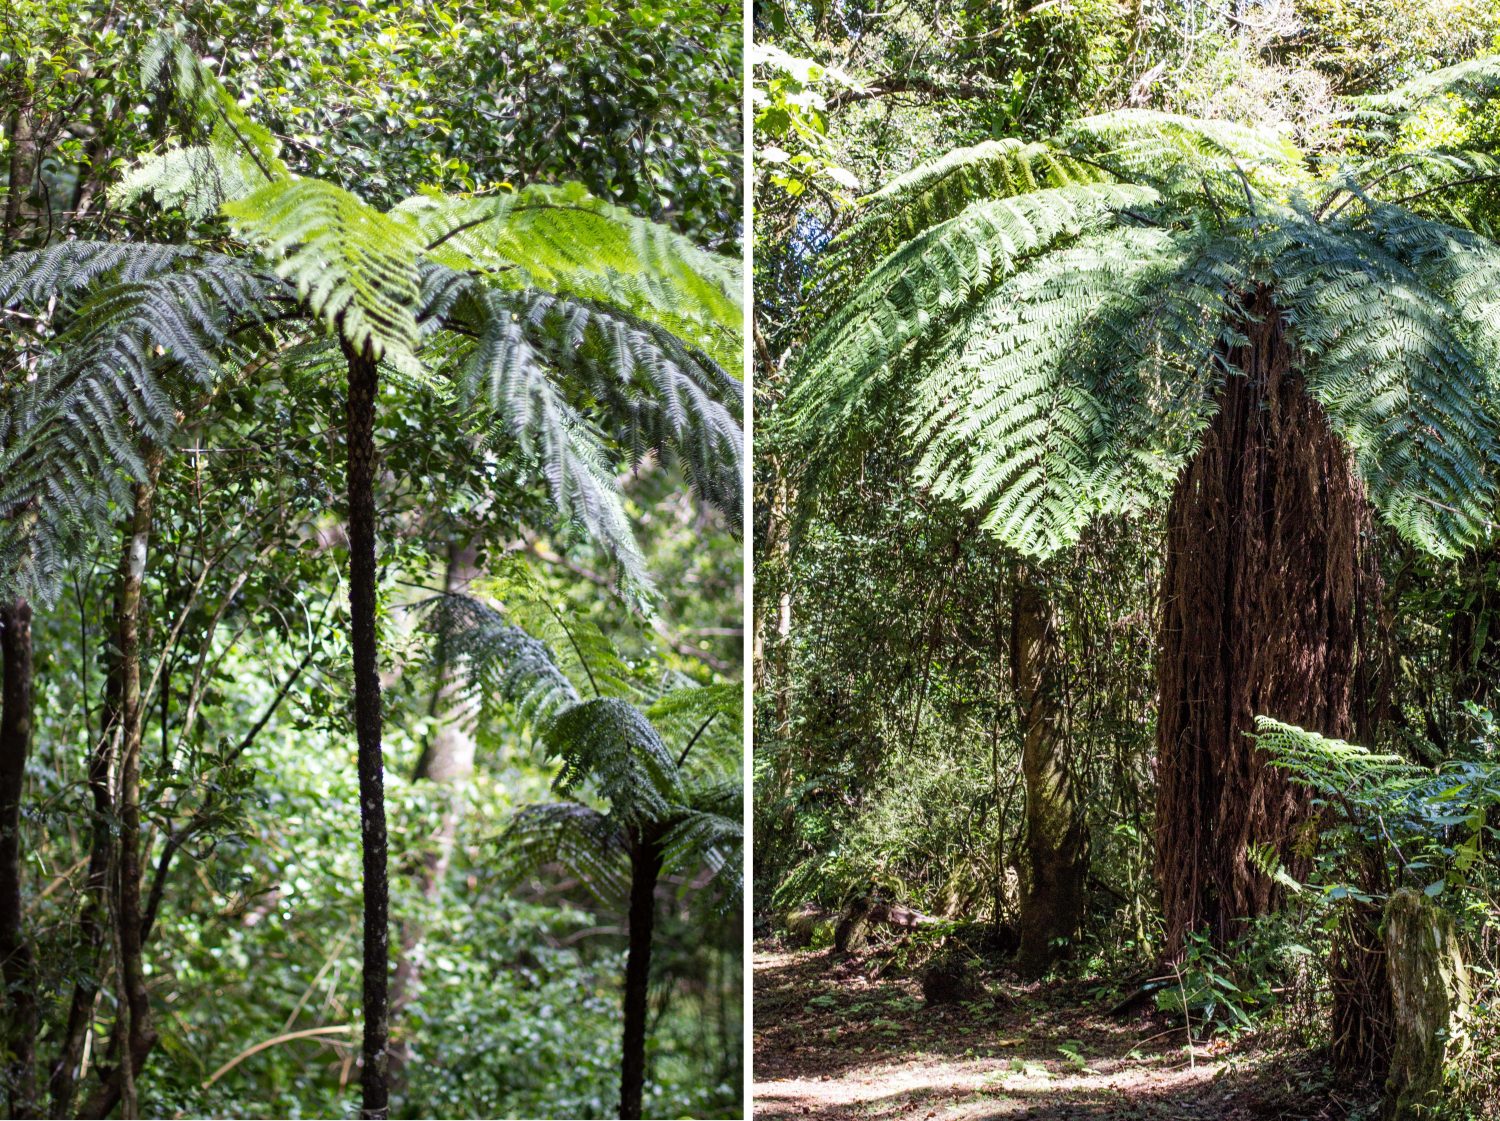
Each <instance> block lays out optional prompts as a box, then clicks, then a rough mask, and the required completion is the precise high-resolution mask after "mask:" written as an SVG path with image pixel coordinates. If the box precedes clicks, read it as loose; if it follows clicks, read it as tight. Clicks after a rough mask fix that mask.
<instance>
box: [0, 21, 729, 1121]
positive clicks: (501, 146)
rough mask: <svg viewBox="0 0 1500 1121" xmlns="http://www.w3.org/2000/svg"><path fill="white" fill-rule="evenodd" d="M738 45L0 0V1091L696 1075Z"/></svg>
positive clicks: (725, 1036)
mask: <svg viewBox="0 0 1500 1121" xmlns="http://www.w3.org/2000/svg"><path fill="white" fill-rule="evenodd" d="M741 39H742V34H741V13H740V9H739V7H738V6H737V5H735V4H732V3H728V4H726V3H718V2H713V0H708V2H703V0H662V2H655V0H645V2H642V3H636V4H632V5H630V6H629V8H628V9H626V10H622V9H619V8H617V7H616V6H615V5H611V4H608V3H600V2H596V0H582V2H578V3H567V4H559V3H537V2H533V0H477V2H466V3H461V4H460V3H449V2H442V3H396V4H364V3H328V4H304V3H300V2H297V0H285V2H283V0H271V2H269V3H264V2H249V0H209V2H197V0H193V2H189V3H184V4H173V5H161V4H154V3H142V2H137V0H125V2H112V3H93V2H87V0H86V2H78V3H74V2H68V3H61V2H55V0H0V321H3V328H4V331H3V334H0V653H3V659H0V662H3V667H0V668H3V696H0V966H3V979H4V1006H3V1008H4V1017H3V1024H0V1027H3V1033H0V1034H3V1038H0V1052H3V1053H0V1103H3V1104H0V1112H3V1113H4V1114H5V1115H6V1116H10V1117H42V1116H48V1117H71V1116H96V1117H102V1116H116V1115H117V1116H123V1117H173V1116H194V1117H339V1116H351V1115H359V1116H370V1117H381V1116H387V1115H389V1116H412V1117H609V1116H621V1117H641V1116H674V1117H676V1116H682V1117H688V1116H692V1117H723V1116H730V1115H736V1114H738V1113H739V1112H740V1109H741V1104H740V1103H741V1102H742V1091H743V1075H744V1072H743V1070H742V1069H741V1067H742V1063H741V1054H742V1038H743V1035H742V1008H741V1004H742V1001H741V993H742V980H741V978H742V969H741V957H742V949H741V939H742V925H741V923H742V920H741V906H740V898H741V888H740V876H741V872H740V867H741V865H740V833H741V826H740V822H741V813H742V808H741V807H742V795H741V785H742V783H741V773H742V765H743V754H742V732H741V727H740V721H741V716H740V714H741V708H742V700H741V696H742V686H741V684H740V678H741V656H740V651H741V643H742V636H743V626H742V621H741V620H742V612H743V603H742V594H741V589H742V534H741V529H740V509H739V507H740V486H741V483H740V479H741V472H740V459H741V456H742V447H743V436H742V431H741V420H740V417H741V411H742V396H743V391H742V388H741V385H740V381H739V375H740V365H741V342H740V340H741V338H742V314H743V313H742V310H741V306H740V304H741V296H740V288H741V284H742V279H741V278H742V271H741V269H740V266H739V257H740V238H741V215H742V200H743V194H742V182H741V179H742V176H741V174H740V166H741V158H742V140H741V105H742V100H741V75H742V58H743V52H742V45H741Z"/></svg>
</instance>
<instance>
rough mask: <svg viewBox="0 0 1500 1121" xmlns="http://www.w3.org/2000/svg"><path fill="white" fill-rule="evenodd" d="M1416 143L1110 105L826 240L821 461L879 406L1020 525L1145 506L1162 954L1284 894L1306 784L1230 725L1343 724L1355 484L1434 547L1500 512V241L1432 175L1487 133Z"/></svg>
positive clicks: (1006, 149)
mask: <svg viewBox="0 0 1500 1121" xmlns="http://www.w3.org/2000/svg"><path fill="white" fill-rule="evenodd" d="M1429 155H1430V158H1429V159H1427V160H1426V161H1425V163H1424V162H1422V161H1420V160H1417V159H1415V158H1408V159H1407V160H1406V161H1405V162H1406V163H1407V164H1408V165H1410V166H1411V167H1417V166H1423V167H1426V168H1428V169H1429V170H1431V169H1441V168H1447V169H1448V171H1447V172H1445V173H1438V172H1437V171H1434V172H1433V181H1432V182H1430V183H1428V184H1427V185H1426V186H1423V187H1421V188H1419V190H1420V191H1421V192H1422V195H1421V198H1420V199H1418V198H1415V197H1408V196H1409V195H1414V194H1415V192H1413V191H1412V190H1411V186H1410V184H1409V183H1403V181H1402V180H1401V178H1400V176H1392V175H1391V166H1390V164H1389V162H1388V161H1387V160H1386V159H1385V158H1384V156H1377V157H1376V158H1373V159H1371V160H1369V161H1367V162H1365V163H1363V164H1355V165H1351V166H1347V167H1339V168H1336V169H1333V170H1332V171H1329V172H1323V173H1319V172H1315V171H1314V170H1311V163H1310V161H1309V160H1306V159H1304V158H1303V157H1302V156H1301V155H1300V154H1299V153H1298V152H1296V151H1295V150H1294V149H1293V148H1291V147H1290V146H1289V145H1288V144H1287V143H1286V142H1284V141H1283V140H1282V139H1281V138H1280V137H1279V136H1277V135H1273V134H1267V135H1263V134H1260V133H1257V132H1254V131H1251V130H1247V129H1244V128H1240V127H1238V126H1229V125H1225V124H1223V123H1220V122H1210V121H1195V120H1190V119H1185V118H1180V117H1170V116H1165V115H1161V114H1155V113H1148V112H1136V111H1125V112H1118V113H1112V114H1108V115H1105V116H1102V117H1094V118H1089V119H1086V120H1083V121H1079V122H1076V123H1074V124H1072V125H1070V126H1067V127H1066V128H1064V129H1063V130H1062V131H1061V132H1060V134H1059V135H1058V136H1057V137H1056V138H1054V139H1053V140H1052V141H1050V142H1047V143H1037V144H1025V145H1023V144H1018V143H1015V142H1001V143H989V144H983V145H980V146H978V147H976V148H971V149H964V150H960V151H957V152H954V153H951V154H950V155H948V156H946V157H944V158H943V159H941V160H939V161H937V162H936V163H934V164H932V165H929V166H927V167H924V168H919V169H917V170H916V171H914V172H912V173H910V174H908V175H906V176H903V177H902V178H900V179H898V180H896V181H895V182H893V183H892V184H891V185H889V186H888V187H887V188H885V189H884V190H882V191H880V192H879V193H877V194H875V195H873V196H871V197H869V198H868V199H866V200H864V202H863V203H862V204H861V207H860V209H859V210H858V211H857V212H856V215H855V218H854V220H853V222H852V223H851V225H850V226H849V228H848V230H847V231H846V232H845V233H844V234H843V235H842V236H840V237H838V238H836V239H835V241H834V242H833V244H832V245H831V247H830V249H829V251H828V266H827V270H826V272H825V274H824V278H825V283H824V284H823V285H822V286H821V287H820V288H819V290H818V291H817V293H816V294H815V297H814V298H815V299H816V300H818V301H820V302H821V306H823V307H824V309H825V311H826V322H825V324H824V326H823V327H822V328H821V329H820V330H819V331H818V332H817V334H816V335H815V337H814V338H813V339H812V340H811V341H810V342H809V343H808V345H807V346H806V347H805V348H804V349H803V351H802V352H801V354H800V355H799V356H798V358H797V360H796V369H795V375H794V385H793V388H792V390H791V392H790V395H789V398H788V401H787V406H786V415H787V424H786V429H785V437H786V438H788V439H789V440H790V441H791V443H792V446H793V447H795V448H798V449H800V450H801V451H802V452H804V453H805V456H806V459H807V461H808V462H809V471H810V476H809V479H808V480H806V482H807V483H808V484H809V486H810V488H811V489H812V490H814V491H815V490H816V487H817V485H818V484H819V483H820V482H825V483H826V481H827V480H828V478H829V476H830V474H832V475H835V476H836V474H837V472H838V471H840V470H842V469H845V468H847V467H848V465H850V464H852V463H854V462H856V461H857V458H858V455H859V452H860V449H861V448H862V447H863V446H866V445H867V444H868V443H869V442H870V441H874V440H879V439H882V438H884V437H885V433H887V432H888V431H889V429H890V428H891V427H895V428H897V429H899V430H900V431H902V432H903V434H904V438H905V439H906V440H907V442H908V444H909V446H910V448H911V449H912V451H913V454H914V456H915V475H916V478H917V479H918V480H919V481H920V482H921V483H923V484H925V485H926V486H927V487H929V488H931V490H932V491H933V492H935V493H936V494H938V495H940V496H942V497H944V498H946V499H949V500H951V501H953V502H955V503H957V504H959V505H961V506H963V507H966V508H969V509H973V510H975V511H977V512H978V514H979V516H980V517H981V518H982V522H983V525H984V526H985V528H987V529H988V530H989V531H990V532H992V533H993V534H995V535H996V536H997V537H998V538H1000V539H1001V540H1002V541H1004V542H1006V543H1007V544H1009V545H1010V546H1012V547H1013V548H1014V549H1015V550H1016V551H1017V552H1019V553H1021V554H1025V555H1028V556H1032V557H1037V558H1045V557H1047V556H1048V555H1050V554H1052V553H1054V552H1056V551H1058V550H1059V549H1063V548H1066V547H1067V546H1069V545H1070V544H1071V543H1072V542H1073V541H1075V540H1076V539H1077V537H1078V534H1079V532H1080V531H1081V530H1082V528H1083V527H1084V526H1085V525H1086V524H1087V523H1088V522H1089V521H1090V520H1091V519H1093V518H1095V517H1099V516H1103V515H1114V516H1121V515H1131V514H1136V513H1141V512H1150V511H1154V510H1158V509H1161V508H1163V507H1165V508H1166V510H1167V527H1168V528H1167V536H1168V561H1167V567H1166V575H1165V585H1164V588H1163V612H1164V617H1163V620H1162V630H1161V656H1160V671H1159V672H1160V691H1161V711H1160V718H1159V724H1158V737H1159V752H1160V760H1159V771H1158V774H1159V781H1160V787H1159V794H1158V810H1157V822H1158V859H1159V873H1160V880H1161V884H1162V891H1163V899H1164V906H1165V911H1166V920H1167V930H1168V935H1169V941H1170V948H1171V950H1172V951H1173V952H1175V951H1176V949H1177V948H1178V947H1179V946H1180V945H1181V940H1182V938H1183V936H1184V934H1185V933H1186V932H1188V931H1190V930H1194V929H1197V928H1200V927H1205V926H1206V927H1208V928H1209V929H1211V930H1212V932H1213V933H1214V935H1215V937H1216V938H1219V939H1226V938H1228V937H1229V936H1230V935H1231V934H1232V933H1233V931H1234V930H1235V928H1236V925H1237V924H1238V923H1239V921H1240V920H1241V919H1243V918H1244V917H1246V916H1248V915H1253V914H1257V913H1260V912H1262V911H1264V910H1266V909H1267V908H1268V907H1270V906H1272V905H1273V904H1274V903H1275V901H1276V886H1275V884H1274V883H1273V881H1272V880H1271V879H1270V878H1269V877H1267V876H1266V875H1264V874H1263V873H1262V872H1261V871H1260V870H1259V869H1257V868H1256V867H1255V866H1254V864H1253V863H1252V862H1251V861H1250V860H1249V859H1248V855H1247V854H1248V849H1249V847H1250V845H1252V844H1255V845H1262V846H1264V845H1269V846H1271V847H1273V848H1274V849H1276V850H1277V851H1278V852H1279V853H1280V854H1281V855H1282V857H1283V858H1284V859H1285V860H1286V861H1287V862H1288V864H1289V865H1290V864H1295V863H1296V861H1297V857H1296V855H1295V852H1294V841H1295V840H1296V837H1297V835H1298V831H1299V829H1300V828H1301V827H1302V826H1303V824H1304V823H1305V822H1306V820H1307V814H1308V810H1307V797H1306V794H1305V792H1303V791H1300V790H1297V789H1295V788H1294V787H1293V786H1292V785H1291V784H1289V783H1288V782H1286V780H1285V778H1284V776H1282V775H1281V774H1280V773H1279V772H1278V771H1277V770H1276V769H1275V768H1273V767H1271V766H1269V765H1268V764H1267V763H1266V762H1265V760H1264V759H1263V758H1261V757H1259V756H1257V754H1256V753H1255V752H1254V751H1253V748H1252V747H1251V745H1250V741H1249V739H1248V738H1247V733H1249V732H1251V731H1252V730H1253V724H1252V721H1253V719H1254V717H1255V716H1257V715H1269V716H1273V717H1276V718H1278V719H1282V720H1286V721H1288V722H1293V723H1297V724H1298V725H1299V726H1305V727H1309V728H1312V729H1315V730H1318V731H1320V732H1322V733H1324V734H1327V735H1330V736H1344V735H1348V734H1350V733H1351V732H1352V730H1353V727H1354V724H1355V722H1356V720H1357V717H1358V714H1359V705H1358V701H1359V698H1358V697H1357V696H1356V690H1355V685H1356V676H1357V675H1356V660H1357V656H1358V651H1359V646H1360V638H1359V635H1360V631H1359V624H1360V618H1361V614H1362V609H1363V607H1364V606H1365V605H1366V604H1367V603H1368V602H1369V601H1370V598H1371V597H1372V595H1373V594H1374V591H1375V581H1376V579H1377V576H1376V573H1375V570H1374V562H1373V555H1372V552H1371V549H1370V537H1371V523H1370V520H1369V513H1368V511H1370V510H1371V509H1373V510H1374V511H1375V512H1376V513H1378V515H1379V516H1380V517H1381V518H1383V519H1384V520H1385V521H1386V522H1387V523H1388V524H1389V525H1391V526H1392V527H1393V528H1394V529H1395V530H1396V531H1397V532H1398V533H1400V534H1401V535H1402V536H1403V537H1404V538H1406V539H1407V540H1408V541H1410V542H1412V543H1413V544H1415V545H1416V546H1418V547H1420V548H1423V549H1426V550H1429V551H1432V552H1434V553H1440V554H1453V553H1457V552H1460V551H1461V550H1463V549H1465V548H1467V547H1469V546H1470V545H1471V544H1472V543H1473V542H1475V541H1476V540H1478V539H1479V538H1481V537H1482V536H1483V535H1485V534H1486V533H1487V532H1489V531H1490V525H1491V519H1492V517H1493V510H1494V505H1495V498H1496V488H1497V472H1500V410H1497V398H1496V394H1497V389H1500V386H1497V385H1496V383H1495V381H1494V380H1493V379H1494V377H1495V371H1496V370H1497V369H1500V365H1497V362H1496V358H1497V355H1500V320H1497V318H1496V314H1495V313H1496V311H1497V301H1500V284H1497V283H1496V282H1497V280H1500V246H1496V245H1495V243H1493V242H1492V241H1490V240H1489V239H1488V238H1486V237H1484V236H1482V235H1480V234H1479V233H1477V232H1475V231H1474V230H1472V229H1469V228H1466V227H1465V226H1463V225H1453V224H1450V223H1447V222H1444V221H1441V220H1439V219H1437V218H1435V217H1433V216H1432V214H1431V213H1430V212H1428V211H1426V209H1425V206H1424V205H1423V204H1424V203H1425V202H1426V200H1428V199H1430V198H1433V197H1436V195H1437V194H1439V193H1440V192H1441V189H1442V188H1443V187H1444V186H1445V185H1449V184H1453V183H1457V181H1458V180H1459V179H1472V177H1473V176H1477V175H1482V174H1485V172H1484V170H1483V165H1482V163H1481V161H1479V160H1477V159H1475V158H1473V157H1471V156H1467V155H1465V154H1463V153H1430V154H1429ZM1460 167H1467V168H1468V169H1469V170H1468V172H1467V174H1466V175H1460V174H1458V173H1457V171H1456V170H1455V169H1457V168H1460ZM1403 174H1406V172H1405V171H1403Z"/></svg>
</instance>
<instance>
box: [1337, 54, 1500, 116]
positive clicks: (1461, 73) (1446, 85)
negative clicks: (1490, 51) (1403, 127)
mask: <svg viewBox="0 0 1500 1121" xmlns="http://www.w3.org/2000/svg"><path fill="white" fill-rule="evenodd" d="M1497 91H1500V55H1489V56H1486V57H1484V58H1473V59H1469V60H1467V61H1465V62H1460V63H1457V64H1456V65H1453V66H1444V67H1442V68H1441V69H1439V70H1433V71H1430V72H1429V73H1426V74H1422V75H1419V76H1418V77H1415V78H1413V79H1411V80H1410V81H1408V82H1404V83H1402V84H1401V85H1399V86H1397V87H1396V88H1395V89H1393V90H1390V91H1388V92H1386V93H1376V94H1366V95H1365V96H1363V97H1357V98H1355V99H1354V103H1355V104H1356V105H1357V106H1359V107H1360V108H1361V109H1366V110H1370V111H1373V112H1376V113H1384V114H1391V115H1399V114H1402V113H1407V112H1411V111H1412V110H1414V109H1417V108H1419V107H1420V106H1421V105H1422V104H1424V103H1426V102H1431V101H1436V100H1439V99H1442V98H1447V97H1456V98H1458V99H1459V100H1462V101H1465V102H1468V103H1470V104H1478V103H1480V102H1484V101H1488V100H1489V99H1491V98H1493V97H1494V96H1495V94H1496V92H1497Z"/></svg>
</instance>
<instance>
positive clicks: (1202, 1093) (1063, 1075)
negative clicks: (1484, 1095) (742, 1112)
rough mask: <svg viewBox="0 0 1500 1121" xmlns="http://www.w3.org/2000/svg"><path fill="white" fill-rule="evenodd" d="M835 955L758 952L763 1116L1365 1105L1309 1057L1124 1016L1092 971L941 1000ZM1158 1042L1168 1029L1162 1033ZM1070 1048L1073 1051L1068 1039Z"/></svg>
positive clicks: (1107, 1114) (906, 980)
mask: <svg viewBox="0 0 1500 1121" xmlns="http://www.w3.org/2000/svg"><path fill="white" fill-rule="evenodd" d="M876 966H877V962H876V961H875V960H874V959H861V958H859V957H852V956H849V955H845V954H839V953H837V952H835V951H833V950H822V951H808V950H787V949H785V948H783V947H781V946H779V945H778V944H776V943H774V942H759V943H757V945H756V953H755V1028H754V1031H755V1056H754V1057H755V1067H754V1070H755V1091H754V1092H755V1116H756V1119H757V1121H793V1119H796V1121H845V1119H849V1121H854V1119H858V1121H896V1119H898V1118H900V1119H916V1121H989V1119H992V1118H993V1119H996V1121H998V1119H1002V1118H1020V1117H1025V1118H1033V1119H1036V1121H1064V1119H1067V1121H1074V1119H1078V1121H1083V1119H1088V1121H1115V1119H1119V1121H1126V1119H1129V1121H1157V1119H1161V1121H1166V1119H1169V1118H1170V1119H1173V1121H1211V1119H1212V1121H1262V1119H1267V1121H1269V1119H1272V1118H1275V1119H1278V1121H1279V1119H1286V1121H1292V1119H1307V1121H1313V1119H1317V1121H1329V1119H1334V1118H1347V1117H1351V1116H1357V1115H1358V1113H1359V1111H1358V1110H1353V1111H1352V1112H1351V1110H1352V1106H1353V1105H1354V1103H1353V1102H1350V1101H1349V1100H1347V1099H1346V1098H1344V1097H1343V1096H1342V1095H1336V1094H1334V1093H1332V1092H1330V1091H1329V1089H1328V1088H1327V1085H1326V1082H1325V1079H1324V1077H1323V1075H1322V1073H1321V1070H1320V1064H1319V1063H1318V1062H1317V1061H1316V1060H1315V1059H1314V1058H1313V1057H1312V1056H1309V1055H1307V1054H1305V1053H1299V1052H1288V1051H1286V1050H1278V1049H1272V1048H1270V1047H1268V1046H1265V1045H1260V1046H1257V1045H1253V1044H1251V1043H1241V1044H1238V1045H1236V1046H1232V1047H1231V1046H1226V1045H1225V1044H1223V1043H1210V1044H1207V1045H1202V1046H1198V1047H1195V1048H1194V1049H1193V1054H1192V1057H1191V1059H1190V1058H1189V1055H1188V1052H1187V1051H1186V1049H1185V1048H1184V1046H1183V1044H1184V1039H1183V1035H1182V1031H1181V1029H1180V1028H1177V1029H1176V1030H1173V1028H1172V1025H1171V1022H1170V1021H1168V1020H1167V1019H1166V1018H1165V1017H1163V1016H1162V1015H1161V1014H1159V1013H1156V1012H1155V1011H1154V1010H1147V1011H1144V1012H1141V1013H1138V1014H1135V1015H1132V1016H1124V1017H1118V1018H1112V1017H1110V1016H1109V1015H1108V1014H1107V1009H1108V1007H1109V1000H1108V998H1107V997H1106V996H1104V995H1102V994H1100V993H1099V991H1098V986H1097V985H1093V984H1090V983H1088V982H1055V983H1044V984H1030V985H1028V984H1023V983H1021V982H1018V981H1016V980H1015V979H1014V978H1013V977H1009V978H1008V977H1006V976H1005V975H1004V974H998V975H994V976H990V977H987V978H986V990H987V994H988V995H987V997H986V998H985V999H982V1000H977V1001H970V1002H966V1003H964V1004H960V1005H938V1006H928V1005H927V1004H925V1002H924V1001H923V999H922V992H921V986H920V984H919V982H918V981H916V980H915V979H914V978H911V977H907V976H901V977H897V976H872V974H875V973H877V972H878V969H877V968H876ZM1153 1037H1154V1038H1153ZM1065 1049H1066V1050H1065Z"/></svg>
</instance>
